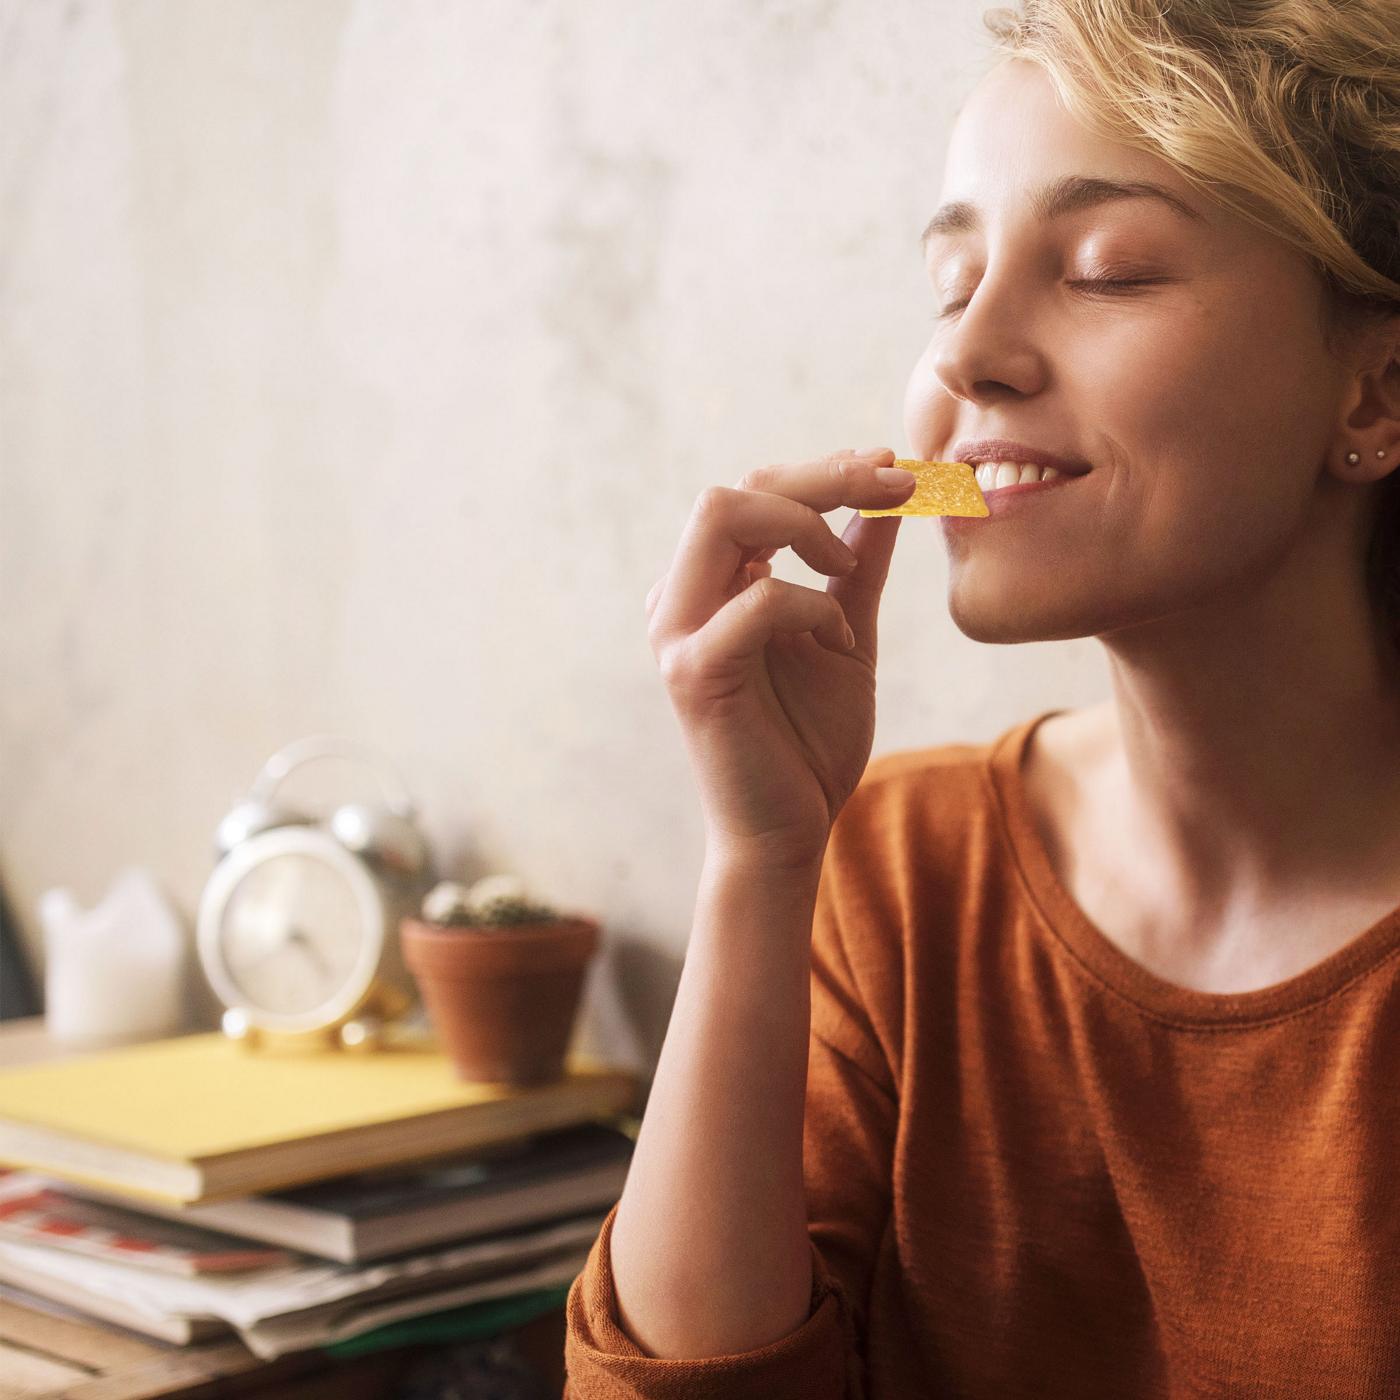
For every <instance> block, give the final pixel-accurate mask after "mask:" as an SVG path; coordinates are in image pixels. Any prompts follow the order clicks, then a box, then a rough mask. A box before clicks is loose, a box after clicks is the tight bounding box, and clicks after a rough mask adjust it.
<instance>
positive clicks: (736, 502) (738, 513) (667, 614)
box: [653, 448, 914, 633]
mask: <svg viewBox="0 0 1400 1400" xmlns="http://www.w3.org/2000/svg"><path fill="white" fill-rule="evenodd" d="M892 460H893V454H892V453H891V452H890V451H889V449H888V448H886V449H884V451H883V452H881V453H879V454H875V455H871V456H865V457H859V456H858V457H839V456H836V455H832V456H829V457H823V458H821V459H819V460H817V461H814V462H802V463H797V464H794V465H780V466H772V467H760V468H759V469H758V470H756V471H753V472H750V473H748V475H747V476H745V477H744V478H743V481H742V484H741V486H740V487H738V488H727V487H710V488H709V489H707V490H706V491H704V492H702V493H701V495H700V497H699V499H698V500H697V501H696V504H695V509H694V510H693V511H692V512H691V516H690V519H689V521H688V522H687V525H686V529H685V532H684V533H683V535H682V537H681V543H680V545H679V547H678V548H677V551H676V557H675V559H674V560H673V562H672V567H671V571H670V582H669V583H668V584H667V587H666V589H665V592H664V595H663V596H662V599H661V601H660V603H659V604H658V606H657V611H656V616H655V618H654V619H653V621H654V623H655V624H656V625H657V626H658V627H659V628H660V630H661V631H662V632H663V633H666V632H672V631H683V632H694V631H696V630H697V629H699V628H700V627H703V626H704V625H705V623H706V622H707V621H708V620H709V619H710V618H711V617H712V616H713V615H714V614H715V612H716V611H717V610H718V609H719V608H720V607H721V606H722V605H723V603H724V602H725V599H726V589H727V586H728V584H729V581H730V579H731V578H733V576H734V572H735V570H736V569H737V568H738V567H739V565H740V564H741V563H746V562H752V560H753V559H754V558H755V557H756V556H757V555H758V554H760V553H764V554H766V555H767V556H768V557H771V556H772V554H773V553H775V552H776V550H778V549H780V548H782V547H783V546H784V545H787V546H789V547H791V548H792V549H793V550H794V551H795V552H796V553H797V554H798V556H799V557H800V558H802V559H803V560H804V561H805V562H806V563H807V564H809V565H811V567H812V568H814V569H816V570H817V571H818V572H820V573H826V574H832V573H837V572H840V571H843V570H844V569H845V568H847V567H849V560H848V556H846V554H845V552H844V551H843V550H842V549H840V548H838V547H837V545H838V542H837V539H836V536H835V535H834V534H833V532H832V530H831V527H830V526H829V525H828V524H827V523H826V521H825V520H823V519H822V512H824V511H828V510H834V509H835V508H836V507H837V506H840V505H848V506H854V507H856V508H861V507H865V508H867V509H880V508H881V506H885V507H888V506H889V505H892V504H894V505H897V504H898V503H899V502H900V501H903V500H906V499H907V498H908V497H909V495H910V493H911V492H912V491H913V486H914V477H913V474H912V473H909V472H903V471H901V472H899V473H898V475H899V477H901V478H902V481H901V482H900V483H899V484H898V485H896V486H887V485H885V484H884V483H882V482H881V481H880V479H879V478H877V477H876V475H875V472H876V470H877V469H878V468H880V467H881V466H887V465H888V463H889V462H890V461H892ZM877 502H878V503H880V504H878V505H877V504H876V503H877ZM882 518H885V519H898V518H899V517H897V516H894V517H882Z"/></svg>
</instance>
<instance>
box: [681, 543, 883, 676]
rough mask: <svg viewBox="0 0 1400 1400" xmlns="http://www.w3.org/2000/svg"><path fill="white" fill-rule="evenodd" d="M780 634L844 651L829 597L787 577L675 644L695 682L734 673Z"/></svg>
mask: <svg viewBox="0 0 1400 1400" xmlns="http://www.w3.org/2000/svg"><path fill="white" fill-rule="evenodd" d="M887 518H889V519H895V518H897V517H887ZM780 632H783V633H795V632H811V633H812V635H813V636H814V637H815V638H816V640H817V641H818V642H820V643H821V644H822V646H824V647H826V648H828V649H829V650H831V651H836V652H841V653H843V654H844V653H845V652H846V651H847V650H848V648H847V647H846V642H845V634H846V619H845V618H844V617H843V616H842V614H841V608H840V605H839V604H838V603H837V602H836V600H835V599H834V598H832V597H831V595H830V594H829V593H827V592H825V591H824V590H822V589H820V588H807V587H804V586H803V585H802V584H800V583H788V582H787V581H786V580H785V579H776V578H764V579H758V580H756V581H755V582H754V584H753V586H752V587H751V588H746V589H745V590H744V591H743V592H742V593H740V594H739V595H738V596H737V597H735V598H731V599H730V600H729V602H727V603H726V604H725V605H724V607H722V608H721V609H720V610H719V611H718V612H717V613H715V615H714V616H713V617H712V618H710V620H709V621H708V622H706V623H705V625H704V626H703V627H701V628H700V629H699V631H697V632H693V633H691V635H690V636H689V637H687V638H686V639H685V640H684V641H683V642H679V643H677V645H678V646H681V647H682V648H684V652H685V655H686V660H685V661H684V662H683V663H682V668H681V669H682V670H683V671H685V672H688V673H689V674H691V675H692V676H695V677H697V678H698V677H701V676H703V675H705V674H706V673H707V672H712V671H718V672H728V671H732V670H733V668H734V667H735V666H736V665H739V664H741V663H744V662H747V661H751V660H753V658H755V657H757V656H759V655H761V654H762V652H763V648H764V647H765V646H767V645H768V643H769V642H770V641H771V640H772V639H773V637H774V636H775V635H776V634H778V633H780Z"/></svg>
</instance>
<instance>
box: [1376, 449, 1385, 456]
mask: <svg viewBox="0 0 1400 1400" xmlns="http://www.w3.org/2000/svg"><path fill="white" fill-rule="evenodd" d="M1376 456H1377V457H1384V456H1385V448H1383V447H1378V448H1376Z"/></svg>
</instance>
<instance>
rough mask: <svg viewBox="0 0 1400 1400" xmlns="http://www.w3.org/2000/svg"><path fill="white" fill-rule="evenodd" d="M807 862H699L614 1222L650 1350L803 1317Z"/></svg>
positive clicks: (745, 1336) (622, 1308)
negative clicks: (671, 998) (792, 865)
mask: <svg viewBox="0 0 1400 1400" xmlns="http://www.w3.org/2000/svg"><path fill="white" fill-rule="evenodd" d="M819 870H820V865H819V863H816V864H813V865H812V866H811V867H810V868H804V869H801V870H792V869H776V868H771V867H764V866H761V865H755V864H753V863H751V862H742V861H737V860H734V859H728V858H719V857H710V858H707V860H706V863H705V867H704V871H703V873H702V876H701V881H700V889H699V894H698V898H697V902H696V911H695V925H694V929H693V931H692V935H691V940H690V946H689V948H688V949H687V951H686V959H685V965H684V968H683V970H682V972H681V981H680V987H679V989H678V990H677V994H676V1004H675V1009H674V1011H673V1012H672V1015H671V1023H670V1026H669V1028H668V1030H667V1033H666V1040H665V1043H664V1045H663V1046H662V1050H661V1057H660V1060H659V1062H658V1064H657V1070H656V1077H655V1080H654V1081H653V1084H652V1088H651V1093H650V1095H649V1097H648V1101H647V1108H646V1114H645V1117H644V1118H643V1121H642V1126H641V1130H640V1133H639V1134H638V1139H637V1144H636V1148H635V1151H634V1153H633V1157H632V1163H631V1166H630V1168H629V1170H628V1174H627V1182H626V1186H625V1188H624V1190H623V1193H622V1199H621V1202H620V1204H619V1206H618V1212H617V1218H616V1219H615V1221H614V1222H613V1233H612V1252H611V1259H612V1270H613V1282H614V1286H615V1288H616V1292H617V1301H618V1308H619V1312H620V1315H621V1321H622V1324H623V1326H624V1328H625V1329H626V1330H627V1332H628V1333H629V1334H630V1335H631V1336H632V1337H634V1338H635V1339H636V1341H637V1343H638V1344H639V1345H640V1346H641V1347H642V1348H643V1350H645V1351H647V1352H648V1353H650V1354H651V1355H653V1356H662V1357H688V1358H693V1357H704V1356H721V1355H726V1354H730V1353H734V1352H741V1351H750V1350H753V1349H754V1348H756V1347H760V1346H763V1345H765V1344H767V1343H768V1342H771V1341H775V1340H777V1339H778V1338H779V1337H783V1336H786V1335H787V1334H788V1333H789V1332H792V1331H793V1330H794V1329H795V1328H797V1327H798V1326H800V1325H801V1324H802V1322H803V1321H804V1320H805V1319H806V1317H807V1313H808V1308H809V1303H810V1298H811V1288H812V1270H811V1255H810V1247H809V1245H808V1237H807V1216H806V1199H805V1195H804V1191H803V1183H802V1116H803V1107H804V1102H805V1097H806V1084H807V1041H808V1036H809V1034H810V1029H811V994H810V985H809V981H808V979H809V976H810V966H811V962H810V959H811V929H812V913H813V910H814V908H815V904H816V888H817V880H818V874H819Z"/></svg>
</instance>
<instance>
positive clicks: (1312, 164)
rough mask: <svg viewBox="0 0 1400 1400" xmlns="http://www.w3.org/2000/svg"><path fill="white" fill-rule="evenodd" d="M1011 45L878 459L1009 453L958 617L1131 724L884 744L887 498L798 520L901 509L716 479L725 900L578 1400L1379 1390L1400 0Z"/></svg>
mask: <svg viewBox="0 0 1400 1400" xmlns="http://www.w3.org/2000/svg"><path fill="white" fill-rule="evenodd" d="M989 23H990V25H991V27H992V28H993V32H994V33H995V34H996V35H997V36H998V38H999V40H1000V44H1001V51H1000V57H999V61H998V63H997V64H996V66H995V67H993V68H992V70H991V71H990V72H989V74H988V75H987V76H986V78H984V80H983V82H982V83H981V84H980V86H979V87H978V88H977V90H976V91H975V92H974V94H973V96H972V97H971V99H970V101H969V102H968V103H967V105H966V106H965V107H964V109H963V111H962V112H961V113H960V116H959V119H958V122H957V124H956V127H955V130H954V133H953V136H952V140H951V145H950V148H949V152H948V160H947V165H946V171H945V181H944V201H943V203H942V205H941V207H940V211H939V213H938V214H937V215H936V216H935V218H934V220H933V221H932V223H931V224H930V228H929V232H928V235H927V256H928V263H929V274H930V278H931V282H932V285H933V287H934V290H935V295H936V297H937V301H938V307H937V316H936V324H935V328H934V330H933V334H932V338H931V340H930V342H929V345H928V349H927V350H926V351H925V353H924V355H923V357H922V358H921V360H920V361H919V363H918V365H917V366H916V367H915V370H914V373H913V376H912V378H911V380H910V384H909V392H908V395H907V399H906V428H907V432H908V436H909V441H910V443H911V445H912V447H913V450H914V451H915V452H917V454H918V455H919V456H920V457H923V458H929V459H945V460H962V461H973V462H976V463H989V462H993V461H1003V462H1005V463H1007V464H1008V466H1007V467H1006V468H1005V469H1003V471H1002V472H1001V473H1000V474H999V475H998V474H997V473H996V472H994V471H993V472H992V475H991V477H990V479H989V478H988V472H989V471H991V469H990V468H988V467H986V466H983V467H982V468H981V475H982V478H983V481H984V489H986V490H987V491H988V503H989V506H990V509H991V514H990V516H989V517H987V518H985V519H972V518H965V519H964V518H958V519H953V518H945V519H943V521H942V522H941V523H942V527H943V533H944V540H945V544H946V546H947V549H948V553H949V560H950V581H949V606H950V608H951V611H952V615H953V618H954V620H955V621H956V623H957V625H958V626H959V628H960V629H961V630H962V631H963V632H965V633H966V634H967V635H968V636H971V637H974V638H976V639H978V640H981V641H989V642H1019V641H1031V640H1044V639H1050V638H1063V637H1080V636H1087V635H1092V636H1095V637H1097V638H1098V639H1099V640H1100V641H1101V642H1102V643H1103V644H1104V647H1105V649H1106V651H1107V655H1108V659H1109V663H1110V673H1111V676H1112V696H1111V699H1110V700H1109V701H1107V702H1105V703H1104V704H1102V705H1098V706H1095V707H1091V708H1089V709H1086V710H1083V711H1078V712H1073V713H1063V712H1050V713H1049V714H1044V715H1040V716H1037V717H1036V718H1034V719H1032V720H1029V721H1027V722H1025V723H1023V724H1020V725H1018V726H1016V727H1015V728H1014V729H1012V730H1010V731H1008V732H1007V733H1005V734H1003V735H1002V736H1001V737H1000V738H998V739H997V740H995V741H994V742H992V743H990V744H985V745H975V744H957V745H943V746H939V747H936V748H932V749H924V750H914V751H907V752H902V753H896V754H889V755H884V756H881V757H879V758H877V759H876V760H875V762H874V763H873V764H871V765H870V766H869V767H868V768H867V767H866V762H867V758H868V756H869V753H870V747H871V742H872V734H873V720H874V692H875V661H876V613H877V608H878V604H879V598H880V593H881V589H882V587H883V584H884V581H885V577H886V571H887V567H888V563H889V559H890V554H891V551H892V550H893V547H894V542H895V536H896V534H897V533H898V530H899V526H900V520H899V518H898V517H888V518H883V517H872V518H864V517H860V516H855V517H853V518H852V519H851V521H850V523H849V525H848V526H847V528H846V530H845V533H844V536H843V539H844V543H845V545H846V546H847V547H848V549H849V554H848V553H847V551H846V550H843V548H842V547H841V545H840V544H839V543H838V542H837V540H836V538H835V536H834V534H833V533H832V532H831V531H830V529H829V528H828V526H827V523H826V521H825V520H824V519H823V516H824V513H825V512H827V511H830V510H832V509H834V508H836V507H838V506H849V507H862V508H873V507H883V506H888V505H890V504H892V503H897V502H898V501H900V500H903V499H904V498H906V497H907V495H908V494H909V489H910V485H909V478H908V477H905V478H903V480H902V481H899V480H896V479H891V480H889V481H887V480H886V479H885V475H886V473H885V471H884V470H883V468H886V467H888V464H889V463H890V462H891V460H892V454H891V453H890V452H889V451H888V450H883V451H871V452H861V453H857V452H850V451H843V452H840V453H836V454H833V455H832V456H831V457H828V458H825V459H823V460H822V461H819V462H809V463H799V464H795V465H785V466H774V467H768V468H764V469H760V470H758V471H754V472H750V473H749V474H748V475H747V476H745V477H744V478H743V480H742V481H741V482H740V483H739V485H738V487H737V488H736V489H724V488H713V489H711V490H709V491H706V492H705V493H704V494H703V495H702V496H701V497H700V499H699V501H698V502H697V504H696V508H695V511H694V513H693V514H692V516H691V519H690V521H689V522H688V525H687V527H686V530H685V533H684V535H683V537H682V539H681V542H680V546H679V548H678V550H677V552H676V555H675V559H674V560H673V563H672V566H671V568H670V570H669V571H668V573H667V574H666V576H665V577H664V578H663V579H662V580H660V581H659V582H658V584H657V586H656V587H655V588H653V590H652V592H651V595H650V596H649V597H648V599H647V612H648V615H649V617H650V636H651V640H652V645H653V649H654V652H655V654H656V656H657V659H658V662H659V664H660V667H661V670H662V674H663V677H664V680H665V684H666V686H667V689H668V693H669V695H670V697H671V700H672V703H673V706H674V708H675V710H676V713H677V715H678V717H679V719H680V721H681V723H682V728H683V732H684V736H685V740H686V743H687V746H688V750H689V753H690V756H691V760H692V766H693V768H694V771H695V774H696V778H697V783H698V786H699V789H700V795H701V800H702V803H703V807H704V814H705V820H706V829H707V833H708V837H709V840H708V844H707V848H706V862H705V866H704V877H703V880H702V885H701V889H700V894H699V902H698V907H697V912H696V922H695V929H694V935H693V939H692V942H691V944H690V947H689V950H688V953H687V958H686V964H685V970H684V974H683V977H682V981H681V986H680V990H679V994H678V997H677V1001H676V1006H675V1012H674V1016H673V1019H672V1023H671V1026H670V1029H669V1034H668V1036H667V1039H666V1043H665V1047H664V1049H663V1052H662V1056H661V1060H660V1064H659V1066H658V1070H657V1075H656V1078H655V1081H654V1085H653V1089H652V1093H651V1097H650V1101H649V1105H648V1110H647V1114H646V1117H645V1120H644V1124H643V1128H642V1131H641V1135H640V1138H639V1141H638V1144H637V1151H636V1156H635V1158H634V1161H633V1165H632V1169H631V1172H630V1174H629V1177H628V1181H627V1183H626V1189H625V1191H624V1193H623V1196H622V1199H621V1201H620V1202H619V1203H618V1205H617V1207H616V1208H615V1209H614V1210H613V1212H612V1213H611V1214H610V1215H609V1217H608V1219H607V1221H606V1222H605V1224H604V1226H603V1228H602V1230H601V1232H600V1235H599V1239H598V1241H597V1243H596V1244H595V1246H594V1250H593V1252H592V1254H591V1256H590V1258H589V1261H588V1264H587V1267H586V1268H585V1270H584V1271H583V1273H582V1274H581V1275H580V1277H579V1278H578V1279H577V1280H576V1281H575V1284H574V1287H573V1289H572V1291H571V1293H570V1298H569V1307H568V1319H569V1335H568V1342H567V1346H566V1361H567V1365H568V1369H569V1374H570V1387H569V1389H568V1391H567V1394H569V1395H570V1396H572V1397H573V1398H574V1400H593V1397H605V1396H624V1395H625V1396H637V1397H660V1396H687V1397H708V1396H715V1397H719V1396H724V1397H736V1396H749V1395H754V1396H759V1395H762V1396H764V1397H765V1400H776V1398H777V1397H788V1396H791V1397H794V1400H796V1397H803V1400H819V1398H820V1397H832V1398H833V1400H834V1397H838V1396H844V1397H854V1396H860V1395H864V1396H868V1397H871V1400H885V1398H886V1397H890V1398H891V1400H892V1397H903V1396H960V1397H1011V1396H1036V1397H1044V1398H1045V1400H1053V1398H1054V1397H1075V1398H1076V1400H1082V1397H1124V1398H1125V1397H1139V1396H1183V1397H1184V1396H1204V1395H1212V1396H1215V1395H1220V1396H1224V1395H1231V1396H1234V1395H1251V1396H1263V1395H1268V1396H1289V1397H1312V1396H1327V1397H1330V1400H1340V1397H1352V1396H1355V1397H1361V1396H1363V1395H1364V1396H1379V1395H1382V1394H1396V1395H1400V1324H1397V1322H1396V1319H1397V1318H1400V1265H1397V1259H1400V1173H1398V1172H1397V1170H1396V1162H1397V1161H1400V1115H1397V1113H1396V1111H1395V1109H1394V1108H1393V1105H1394V1104H1395V1103H1396V1102H1397V1101H1400V994H1397V991H1396V981H1397V977H1400V956H1398V955H1400V495H1397V493H1400V472H1397V471H1396V465H1397V463H1400V364H1398V363H1397V357H1400V7H1397V6H1396V5H1395V4H1394V0H1350V3H1347V4H1345V5H1343V4H1340V3H1334V0H1253V3H1243V0H1239V2H1238V3H1232V4H1226V3H1223V0H1175V3H1171V4H1161V3H1159V2H1158V0H1025V5H1024V10H1023V12H1022V13H1021V14H1019V15H1012V14H1009V13H1008V12H1004V11H1001V12H995V13H994V14H993V15H991V16H989ZM1045 461H1050V462H1053V463H1054V464H1055V465H1057V466H1058V468H1059V469H1060V472H1061V475H1059V476H1058V477H1055V478H1052V479H1051V480H1049V481H1048V482H1047V481H1041V482H1040V484H1029V478H1030V477H1031V475H1032V473H1030V472H1026V473H1025V476H1024V477H1022V476H1019V475H1018V481H1026V484H1018V485H1017V486H1014V487H1008V486H1004V485H1003V484H1002V483H1003V481H1004V480H1005V479H1007V478H1008V477H1009V476H1010V475H1012V474H1013V473H1012V470H1011V464H1026V465H1036V464H1043V463H1044V462H1045ZM1018 470H1019V469H1018ZM784 545H787V546H791V547H792V548H793V549H795V550H796V551H797V553H798V554H799V555H800V556H801V557H802V558H803V559H804V560H806V561H807V562H808V563H809V564H811V565H812V566H813V567H814V568H816V569H818V570H820V571H822V572H823V573H826V574H829V575H830V576H831V581H830V583H829V584H828V585H827V587H826V590H825V591H824V592H822V591H818V590H813V589H806V588H802V587H799V586H797V585H794V584H790V583H784V582H779V581H775V580H772V579H771V578H770V567H769V565H768V563H767V561H768V560H769V559H771V557H772V556H773V554H774V553H775V552H776V550H777V549H779V548H781V547H783V546H784ZM846 623H849V625H850V628H851V630H852V632H853V633H854V641H853V642H851V641H849V640H848V639H846V638H845V637H844V636H843V627H844V624H846ZM809 633H810V635H809ZM857 788H858V790H857ZM809 977H810V980H809Z"/></svg>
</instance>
